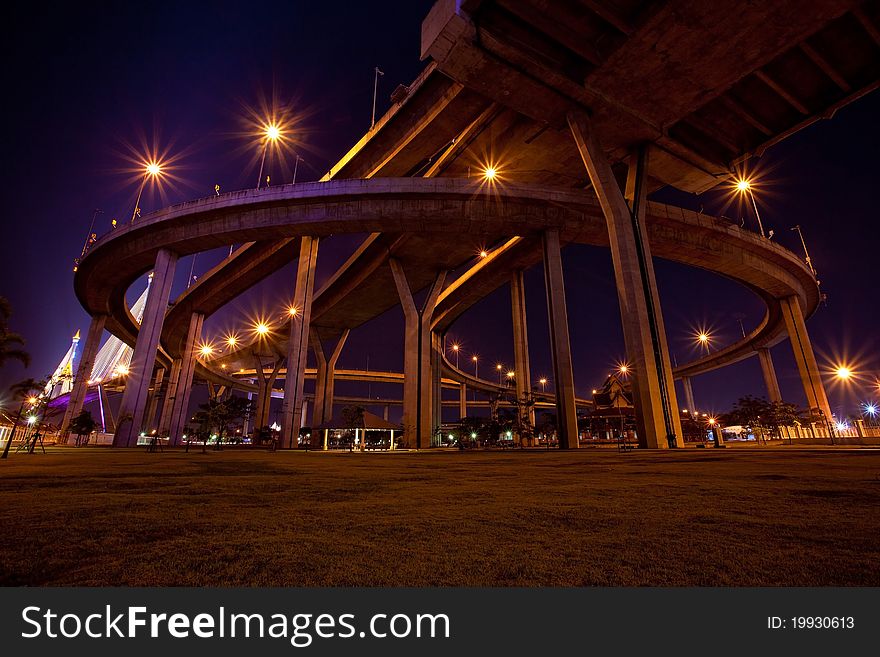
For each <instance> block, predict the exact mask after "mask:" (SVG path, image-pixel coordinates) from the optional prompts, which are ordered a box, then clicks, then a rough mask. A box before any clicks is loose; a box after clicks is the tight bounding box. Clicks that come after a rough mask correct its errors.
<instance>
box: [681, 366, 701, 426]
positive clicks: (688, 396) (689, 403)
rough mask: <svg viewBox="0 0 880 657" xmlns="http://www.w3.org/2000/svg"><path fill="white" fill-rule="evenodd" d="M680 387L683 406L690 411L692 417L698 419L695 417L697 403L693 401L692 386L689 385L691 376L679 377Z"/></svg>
mask: <svg viewBox="0 0 880 657" xmlns="http://www.w3.org/2000/svg"><path fill="white" fill-rule="evenodd" d="M681 387H682V388H684V403H685V408H687V411H688V413H690V415H691V417H692V418H694V419H699V418H696V417H695V415H696V412H697V405H696V404H695V403H694V387H693V386H692V385H691V377H689V376H683V377H681Z"/></svg>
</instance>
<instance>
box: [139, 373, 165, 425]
mask: <svg viewBox="0 0 880 657" xmlns="http://www.w3.org/2000/svg"><path fill="white" fill-rule="evenodd" d="M164 380H165V368H164V367H159V368H157V369H156V375H155V376H154V377H153V389H152V390H151V391H150V401H149V403H148V404H147V415H146V417H145V418H144V427H145V430H146V431H147V432H152V431H153V429H158V427H157V426H156V424H155V422H156V410H157V409H158V407H159V398H160V397H161V396H162V382H163V381H164Z"/></svg>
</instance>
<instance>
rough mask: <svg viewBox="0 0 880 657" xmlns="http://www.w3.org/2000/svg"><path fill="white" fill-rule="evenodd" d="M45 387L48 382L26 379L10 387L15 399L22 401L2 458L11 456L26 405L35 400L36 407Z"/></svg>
mask: <svg viewBox="0 0 880 657" xmlns="http://www.w3.org/2000/svg"><path fill="white" fill-rule="evenodd" d="M45 387H46V380H43V381H35V380H34V379H25V380H24V381H19V382H18V383H15V384H13V385H11V386H10V387H9V391H10V392H11V393H12V397H13V399H20V400H21V403H20V404H19V406H18V413H16V415H15V419H13V421H12V431H11V432H10V433H9V438H7V439H6V446H5V447H4V448H3V455H2V456H0V458H3V459H5V458H8V456H9V448H10V446H11V445H12V440H13V438H15V432H16V430H17V429H18V422H19V420H20V419H21V414H22V412H23V411H24V405H25V404H26V403H28V402H29V400H31V399H34V402H33V406H36V404H37V403H38V402H37V401H36V400H39V395H40V394H42V392H43V389H44V388H45Z"/></svg>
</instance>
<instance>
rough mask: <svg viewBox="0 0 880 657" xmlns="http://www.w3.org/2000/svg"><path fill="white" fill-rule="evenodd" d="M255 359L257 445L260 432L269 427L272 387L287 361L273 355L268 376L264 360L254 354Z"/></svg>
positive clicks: (254, 434)
mask: <svg viewBox="0 0 880 657" xmlns="http://www.w3.org/2000/svg"><path fill="white" fill-rule="evenodd" d="M252 356H253V359H254V369H255V370H256V380H257V399H256V401H255V403H254V428H253V436H252V438H253V440H254V442H255V443H256V440H257V437H258V436H259V434H260V430H261V429H263V427H266V426H268V425H269V412H270V407H271V405H272V387H273V386H274V385H275V380H276V379H277V378H278V372H280V371H281V368H282V367H283V365H284V362H285V359H284V358H282V357H281V356H278V355H277V354H273V355H272V358H273V360H272V363H271V364H272V373H271V374H270V375H269V376H266V373H265V371H264V368H263V361H262V358H261V357H260V356H259V355H257V354H252Z"/></svg>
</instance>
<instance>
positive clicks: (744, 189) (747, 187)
mask: <svg viewBox="0 0 880 657" xmlns="http://www.w3.org/2000/svg"><path fill="white" fill-rule="evenodd" d="M736 189H737V190H738V191H739V192H740V193H742V194H748V195H749V198H750V199H752V207H753V208H754V209H755V217H757V219H758V229H759V230H760V231H761V237H767V236H766V235H765V234H764V224H763V223H761V213H760V212H758V204H757V203H755V194H754V192H752V184H751V183H750V182H749V181H748V180H745V179H742V180H738V181H737V183H736Z"/></svg>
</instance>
